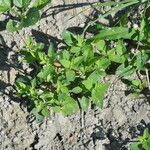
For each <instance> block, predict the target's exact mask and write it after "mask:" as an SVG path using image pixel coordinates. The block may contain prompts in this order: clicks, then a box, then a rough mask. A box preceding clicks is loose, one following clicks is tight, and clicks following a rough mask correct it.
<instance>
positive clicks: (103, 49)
mask: <svg viewBox="0 0 150 150" xmlns="http://www.w3.org/2000/svg"><path fill="white" fill-rule="evenodd" d="M95 45H96V47H97V49H98V50H99V51H100V52H101V53H102V54H105V53H106V43H105V41H104V40H99V41H97V42H96V43H95Z"/></svg>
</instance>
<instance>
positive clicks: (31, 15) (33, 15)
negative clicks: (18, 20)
mask: <svg viewBox="0 0 150 150" xmlns="http://www.w3.org/2000/svg"><path fill="white" fill-rule="evenodd" d="M39 20H40V12H39V10H38V9H36V8H30V9H29V10H28V12H27V14H26V18H25V19H24V20H23V25H24V27H29V26H32V25H35V24H36V23H37V22H38V21H39Z"/></svg>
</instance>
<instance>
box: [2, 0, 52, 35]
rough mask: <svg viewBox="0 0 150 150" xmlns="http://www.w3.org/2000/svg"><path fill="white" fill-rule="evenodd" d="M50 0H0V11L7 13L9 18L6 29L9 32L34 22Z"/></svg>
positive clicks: (38, 18)
mask: <svg viewBox="0 0 150 150" xmlns="http://www.w3.org/2000/svg"><path fill="white" fill-rule="evenodd" d="M50 1H51V0H42V1H41V0H34V1H32V0H0V13H6V12H7V13H8V14H9V16H10V19H9V21H8V23H7V25H6V29H7V30H8V31H10V32H14V31H18V30H21V29H22V28H24V27H29V26H32V25H34V24H36V23H37V22H38V21H39V20H40V10H41V9H42V8H43V7H44V6H46V5H47V4H48V3H49V2H50Z"/></svg>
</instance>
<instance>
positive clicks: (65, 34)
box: [62, 30, 74, 46]
mask: <svg viewBox="0 0 150 150" xmlns="http://www.w3.org/2000/svg"><path fill="white" fill-rule="evenodd" d="M62 38H63V40H64V41H65V43H66V44H67V45H68V46H72V45H73V43H74V40H73V35H72V33H71V32H69V31H68V30H64V31H63V33H62Z"/></svg>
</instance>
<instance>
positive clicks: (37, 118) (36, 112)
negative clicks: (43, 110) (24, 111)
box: [31, 108, 44, 123]
mask: <svg viewBox="0 0 150 150" xmlns="http://www.w3.org/2000/svg"><path fill="white" fill-rule="evenodd" d="M31 113H32V114H33V115H34V116H35V118H36V122H37V123H41V122H42V121H43V120H44V116H42V115H40V114H39V112H38V110H37V109H36V108H33V109H32V111H31Z"/></svg>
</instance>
